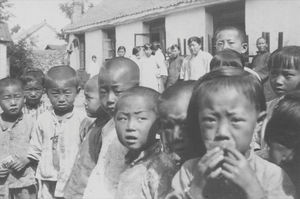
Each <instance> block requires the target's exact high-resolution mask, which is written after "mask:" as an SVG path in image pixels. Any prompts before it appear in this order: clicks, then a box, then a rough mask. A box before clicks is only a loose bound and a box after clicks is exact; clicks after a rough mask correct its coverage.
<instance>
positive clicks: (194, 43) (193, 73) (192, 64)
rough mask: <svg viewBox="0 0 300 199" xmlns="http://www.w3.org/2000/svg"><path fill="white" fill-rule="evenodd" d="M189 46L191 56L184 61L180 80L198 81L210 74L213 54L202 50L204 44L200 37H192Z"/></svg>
mask: <svg viewBox="0 0 300 199" xmlns="http://www.w3.org/2000/svg"><path fill="white" fill-rule="evenodd" d="M188 46H189V50H190V52H191V55H189V56H187V57H186V58H185V59H184V60H183V64H182V68H181V72H180V79H183V80H184V81H187V80H198V79H199V78H200V77H202V76H203V75H205V74H206V73H208V72H209V64H210V61H211V59H212V56H211V54H209V53H208V52H204V51H202V50H201V47H202V42H201V39H200V38H199V37H190V38H189V39H188Z"/></svg>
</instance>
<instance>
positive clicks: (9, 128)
mask: <svg viewBox="0 0 300 199" xmlns="http://www.w3.org/2000/svg"><path fill="white" fill-rule="evenodd" d="M23 115H24V114H23V113H22V114H21V116H20V117H18V119H16V121H14V123H13V125H12V126H11V127H8V126H7V124H5V123H4V121H3V119H2V117H0V127H1V130H2V131H3V132H4V131H7V130H11V129H13V128H14V127H15V126H16V125H17V124H18V123H19V122H20V121H21V120H22V119H23Z"/></svg>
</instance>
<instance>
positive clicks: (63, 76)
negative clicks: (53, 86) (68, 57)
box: [45, 65, 79, 89]
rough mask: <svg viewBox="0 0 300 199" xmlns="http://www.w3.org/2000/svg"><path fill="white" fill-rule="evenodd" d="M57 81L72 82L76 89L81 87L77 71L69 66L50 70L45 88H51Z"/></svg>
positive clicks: (55, 67) (46, 77)
mask: <svg viewBox="0 0 300 199" xmlns="http://www.w3.org/2000/svg"><path fill="white" fill-rule="evenodd" d="M55 81H68V82H72V83H73V84H74V86H75V87H76V88H78V87H79V80H78V76H77V74H76V71H75V70H74V69H73V68H72V67H70V66H67V65H60V66H54V67H52V68H50V69H49V71H48V72H47V74H46V76H45V88H46V89H47V88H49V84H50V83H52V82H55Z"/></svg>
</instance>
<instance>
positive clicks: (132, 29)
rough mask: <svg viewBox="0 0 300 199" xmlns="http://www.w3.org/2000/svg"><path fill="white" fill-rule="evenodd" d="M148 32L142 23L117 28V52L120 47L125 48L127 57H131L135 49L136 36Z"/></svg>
mask: <svg viewBox="0 0 300 199" xmlns="http://www.w3.org/2000/svg"><path fill="white" fill-rule="evenodd" d="M147 32H148V31H147V30H146V29H145V27H144V24H143V22H142V21H139V22H135V23H129V24H124V25H119V26H117V27H116V51H117V49H118V47H119V46H125V48H126V54H125V56H126V57H130V56H131V53H132V48H133V47H134V34H139V33H147ZM139 43H140V42H139ZM137 45H138V44H137ZM116 55H117V54H116Z"/></svg>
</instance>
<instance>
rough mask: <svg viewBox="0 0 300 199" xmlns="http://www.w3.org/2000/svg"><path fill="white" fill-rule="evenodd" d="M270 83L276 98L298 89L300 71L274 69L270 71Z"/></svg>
mask: <svg viewBox="0 0 300 199" xmlns="http://www.w3.org/2000/svg"><path fill="white" fill-rule="evenodd" d="M270 83H271V87H272V89H273V91H274V92H275V93H276V95H277V96H282V95H284V94H286V93H288V92H290V91H293V90H295V89H297V88H298V86H299V84H300V71H299V70H296V69H293V68H291V69H285V68H274V67H272V68H271V70H270Z"/></svg>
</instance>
